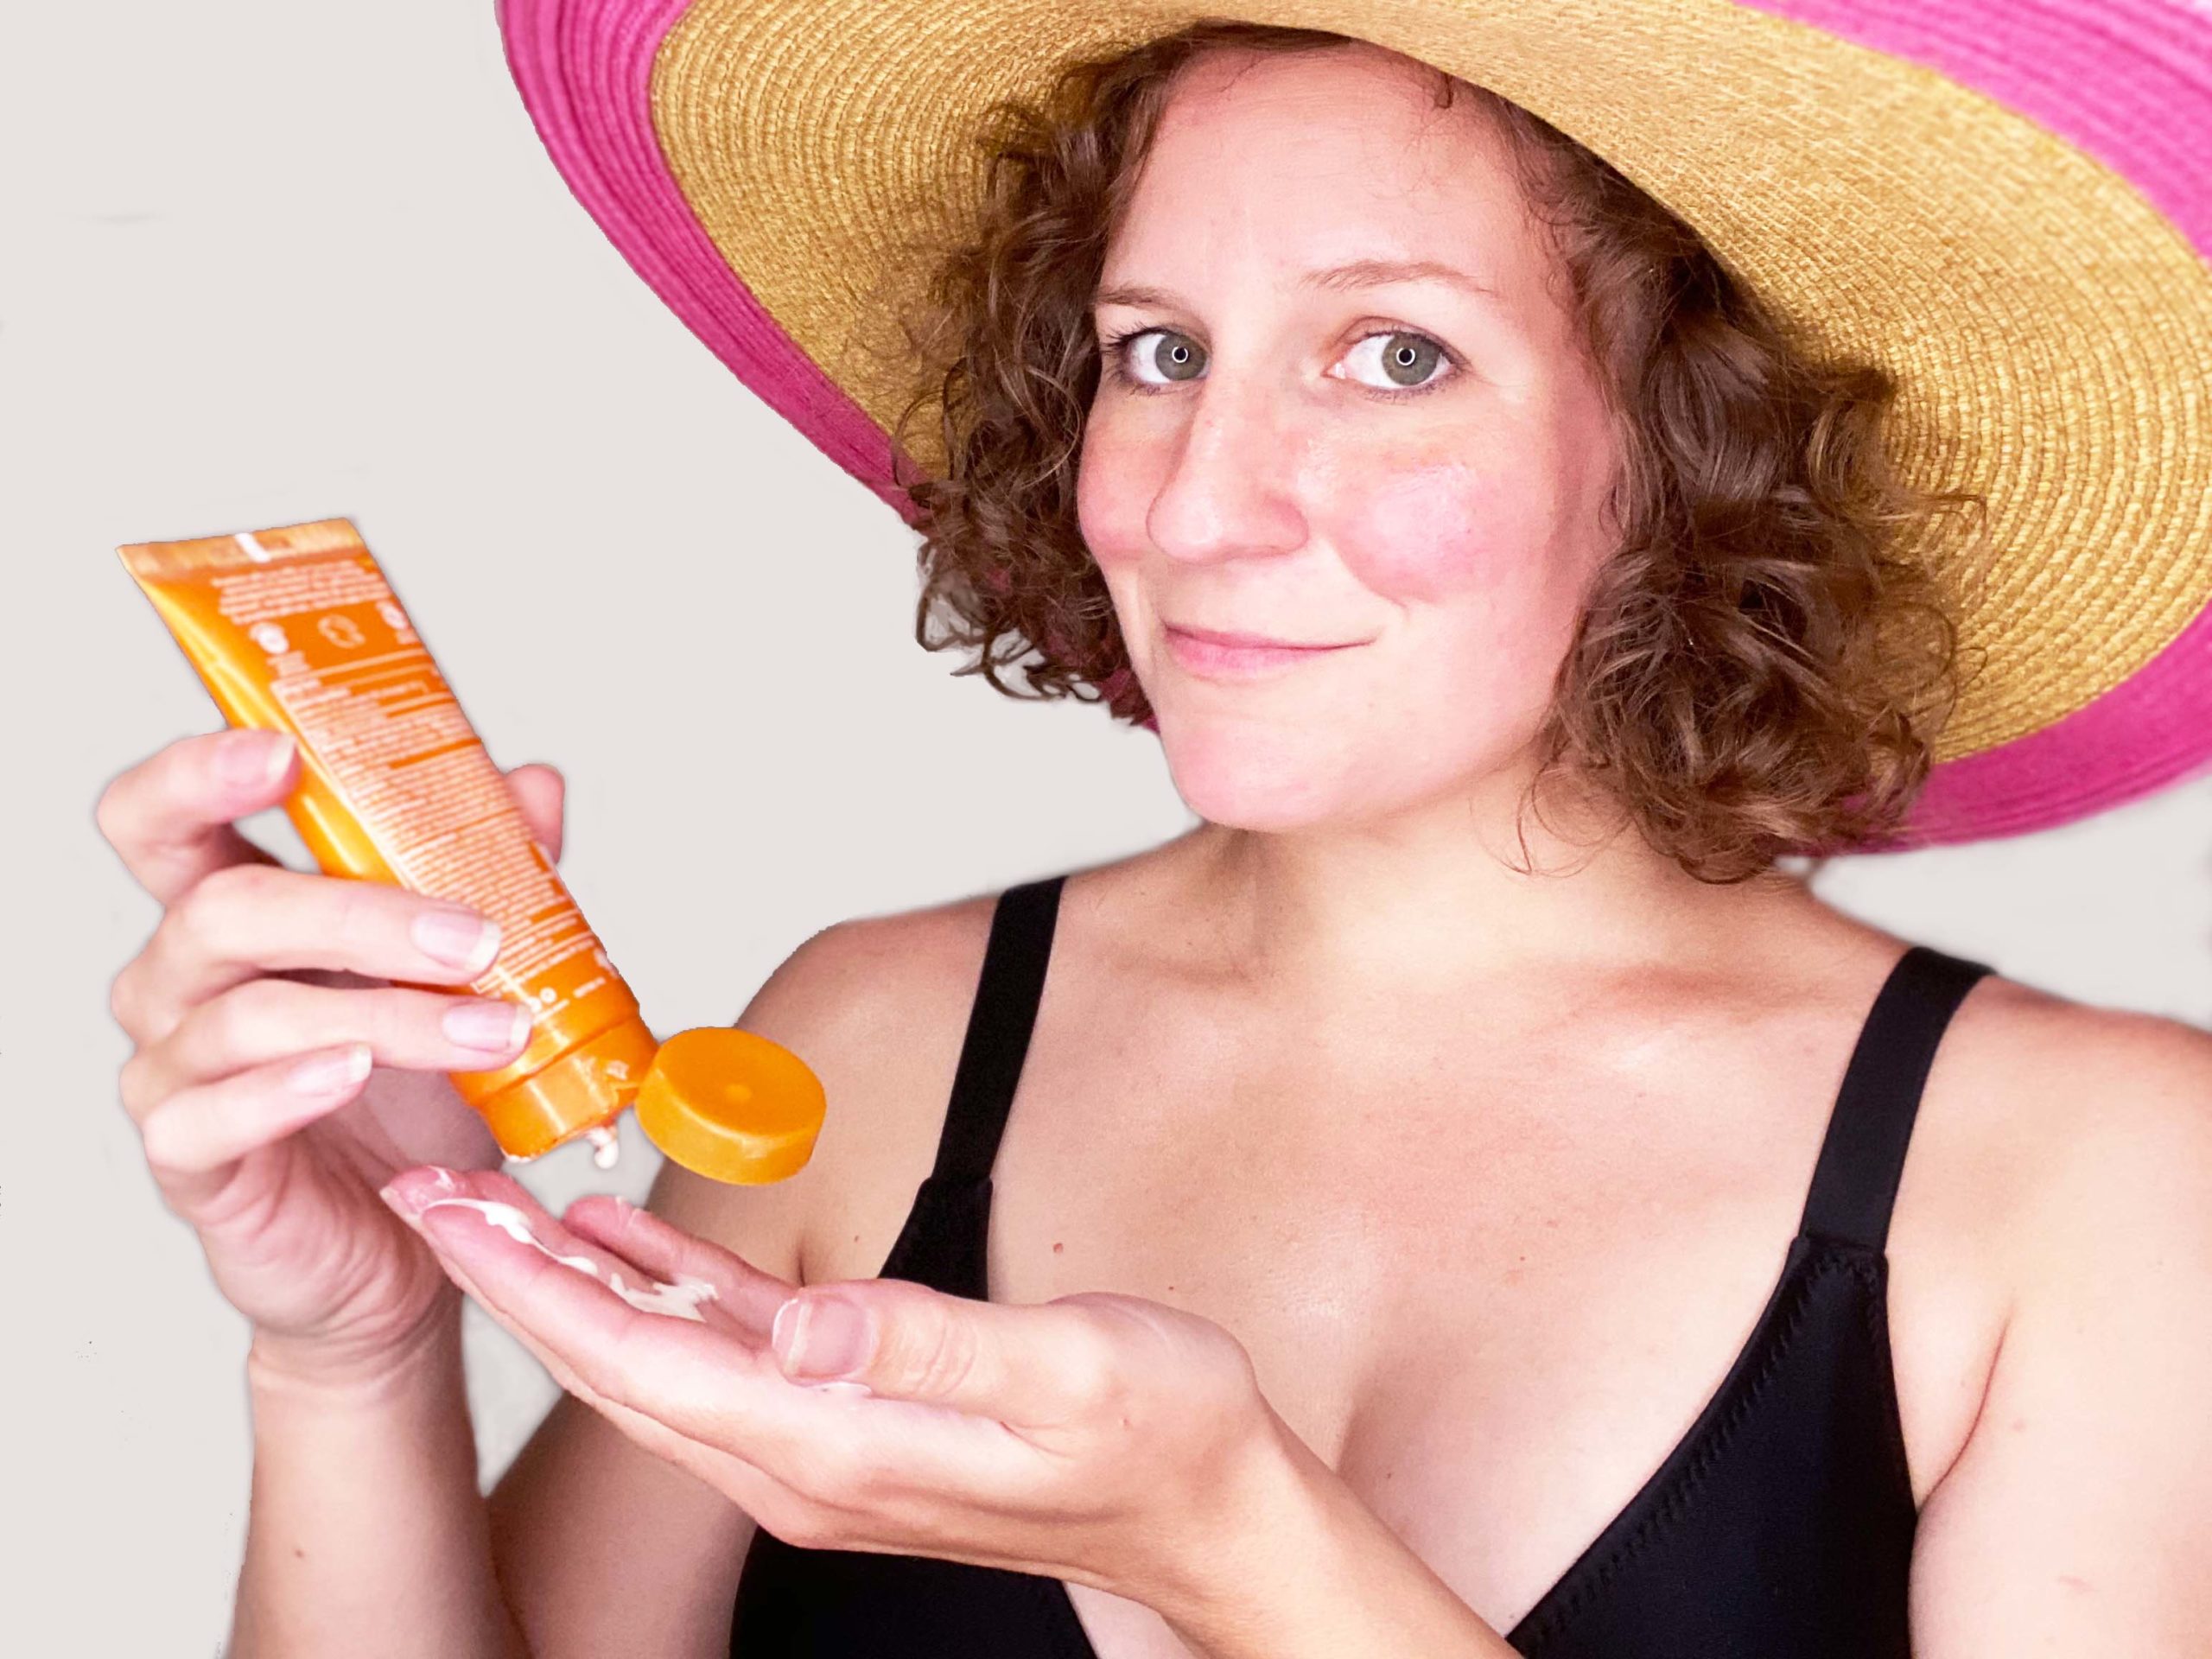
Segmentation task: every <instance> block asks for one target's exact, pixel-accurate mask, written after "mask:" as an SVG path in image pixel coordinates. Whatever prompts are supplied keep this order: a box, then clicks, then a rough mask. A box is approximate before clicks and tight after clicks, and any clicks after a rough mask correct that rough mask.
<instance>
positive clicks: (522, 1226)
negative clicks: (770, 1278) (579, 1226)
mask: <svg viewBox="0 0 2212 1659" xmlns="http://www.w3.org/2000/svg"><path fill="white" fill-rule="evenodd" d="M441 1205H454V1206H455V1207H457V1208H460V1209H463V1210H474V1211H476V1212H477V1213H478V1214H480V1215H481V1216H482V1217H484V1219H485V1220H486V1222H488V1223H489V1224H491V1225H493V1226H494V1227H498V1228H500V1229H502V1230H504V1231H505V1233H506V1234H507V1236H509V1237H510V1238H515V1239H519V1240H521V1241H522V1243H525V1244H527V1245H529V1246H530V1247H531V1249H535V1250H537V1251H539V1252H541V1253H542V1254H543V1255H549V1256H551V1257H552V1258H553V1260H555V1261H556V1262H559V1263H560V1264H561V1265H562V1266H563V1267H564V1268H575V1269H576V1271H577V1272H579V1273H588V1274H590V1275H591V1276H592V1277H593V1278H594V1279H596V1278H598V1277H599V1276H600V1274H599V1264H598V1263H597V1262H594V1261H593V1260H592V1259H591V1258H590V1257H589V1256H588V1255H556V1253H555V1252H554V1251H552V1250H550V1249H547V1248H546V1247H545V1245H544V1244H543V1243H542V1242H541V1241H540V1240H539V1238H538V1236H537V1234H535V1233H533V1232H531V1230H530V1223H529V1221H528V1220H527V1219H526V1218H525V1217H524V1215H523V1213H522V1211H519V1210H518V1209H516V1208H515V1207H514V1205H512V1204H499V1203H496V1202H494V1201H493V1200H492V1199H489V1198H433V1199H431V1200H430V1202H429V1203H428V1204H426V1205H423V1209H424V1210H426V1211H429V1210H435V1209H437V1208H439V1207H440V1206H441ZM607 1288H608V1289H609V1290H611V1291H613V1293H614V1294H616V1295H617V1296H620V1298H621V1299H622V1300H624V1301H626V1302H627V1303H629V1304H630V1306H632V1307H634V1308H639V1309H640V1310H642V1311H643V1312H645V1313H664V1314H667V1315H668V1316H669V1317H671V1318H672V1319H691V1320H695V1321H696V1322H697V1323H699V1324H702V1325H703V1324H705V1323H706V1316H705V1315H704V1314H702V1313H700V1312H699V1306H698V1305H699V1304H700V1303H701V1302H711V1301H713V1300H715V1287H713V1286H712V1285H710V1284H707V1283H705V1282H704V1281H699V1280H691V1281H686V1282H684V1283H682V1284H675V1285H664V1284H661V1283H659V1282H658V1281H650V1280H649V1281H646V1283H645V1285H644V1286H642V1287H639V1286H633V1285H630V1284H627V1283H625V1282H624V1281H623V1278H622V1275H621V1274H620V1273H609V1274H607Z"/></svg>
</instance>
